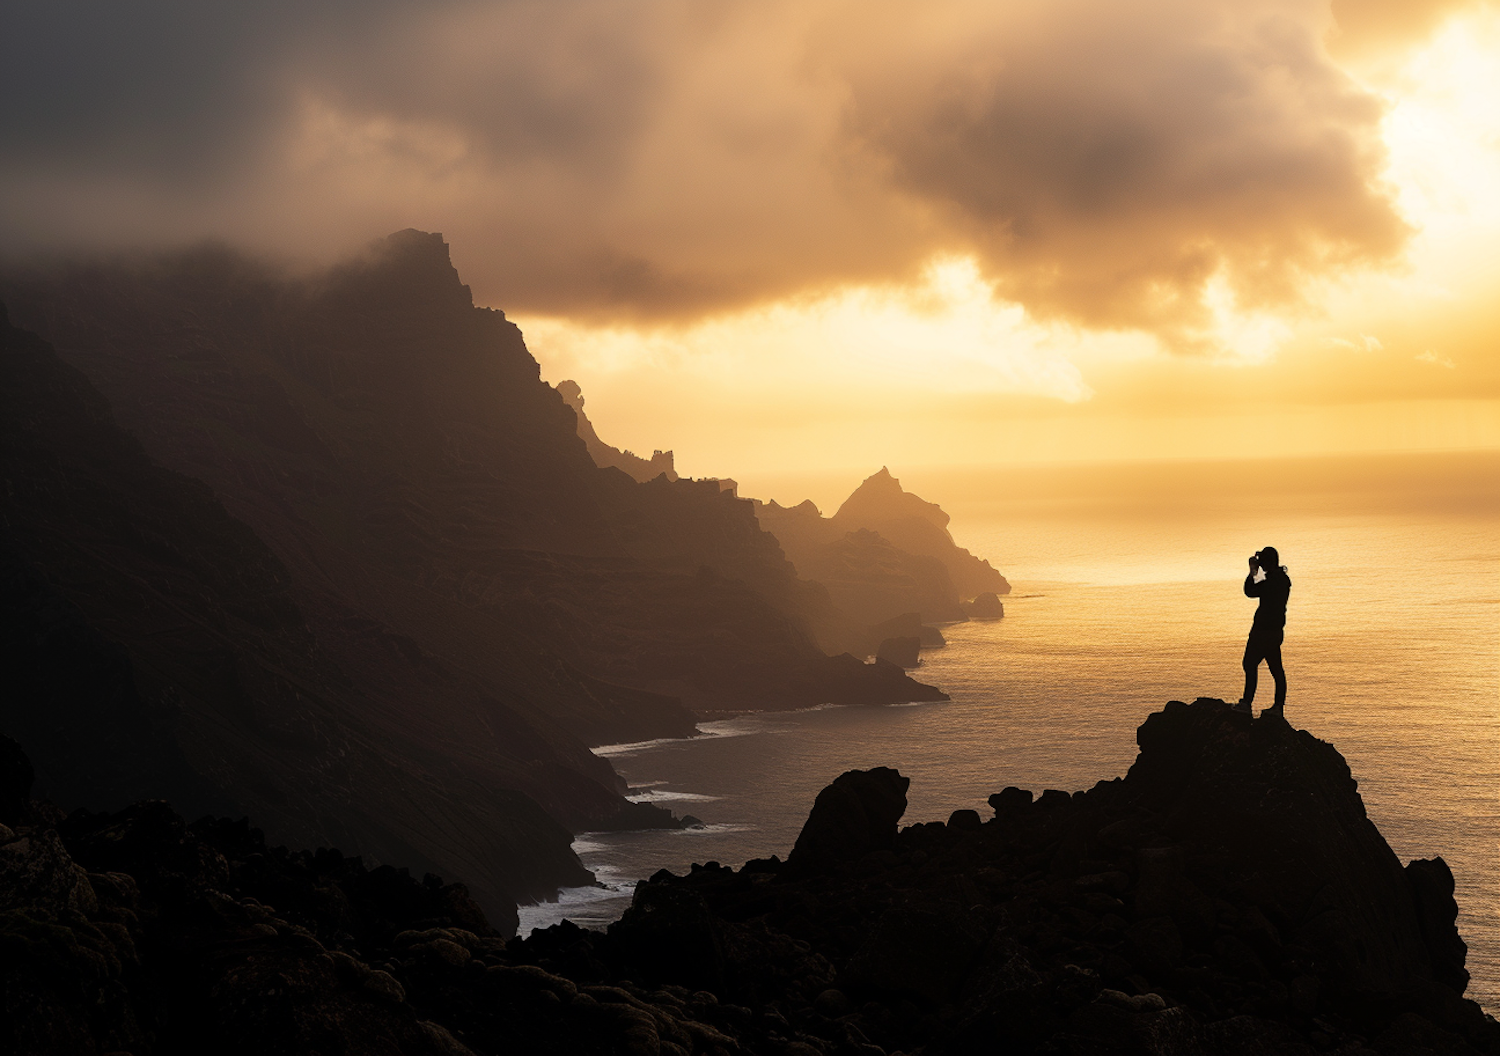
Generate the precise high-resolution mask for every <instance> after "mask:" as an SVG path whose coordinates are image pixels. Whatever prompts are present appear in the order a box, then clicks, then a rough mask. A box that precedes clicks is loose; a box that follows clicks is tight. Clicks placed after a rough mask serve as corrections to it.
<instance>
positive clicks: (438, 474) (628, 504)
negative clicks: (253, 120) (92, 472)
mask: <svg viewBox="0 0 1500 1056" xmlns="http://www.w3.org/2000/svg"><path fill="white" fill-rule="evenodd" d="M3 285H4V287H5V290H6V293H7V296H8V297H9V298H10V300H11V303H12V309H13V311H14V313H15V314H16V316H17V318H18V319H20V318H23V317H24V319H25V320H26V321H27V323H28V325H30V326H31V327H32V328H33V329H35V330H37V331H38V332H40V333H42V334H44V335H45V336H47V337H48V338H49V339H50V340H52V341H53V343H54V344H55V345H56V346H57V348H58V351H59V354H61V355H62V356H63V358H64V359H65V360H67V361H68V362H70V363H72V364H73V365H75V366H77V367H79V368H80V369H82V370H83V371H84V372H85V373H86V374H87V375H88V376H89V378H90V379H91V381H93V383H94V384H95V385H97V386H98V387H99V388H100V390H101V391H102V392H103V393H104V394H105V395H106V397H107V398H108V399H109V401H110V403H111V405H112V406H113V407H114V410H115V413H116V415H117V416H118V417H119V419H120V421H121V423H122V424H123V425H124V426H125V427H126V428H127V429H128V430H129V431H131V432H133V433H134V434H135V435H137V436H138V437H139V438H140V439H141V442H142V443H143V444H144V446H145V448H146V450H147V451H148V452H149V453H150V454H151V456H152V457H153V458H155V459H156V460H158V461H159V462H160V463H162V464H163V465H165V466H167V467H169V468H171V469H174V470H177V471H178V472H181V473H183V474H186V475H188V476H191V477H195V478H197V479H200V480H202V481H205V482H206V483H208V484H209V485H210V486H211V487H212V488H213V489H214V491H215V493H216V494H217V495H218V496H219V497H220V499H221V501H222V502H223V503H224V505H225V506H226V507H227V508H228V510H229V511H230V512H231V513H232V514H233V515H234V516H236V517H237V518H239V519H240V520H242V521H244V522H245V523H246V524H248V525H249V526H250V527H251V528H252V529H253V530H254V531H255V533H256V534H257V535H258V536H259V537H260V538H261V539H263V540H264V541H265V542H266V544H267V545H268V546H269V548H270V549H271V550H272V552H273V553H274V554H275V555H276V556H277V557H278V558H279V559H280V561H281V562H282V564H283V565H284V566H285V567H286V568H287V570H288V573H289V577H290V578H289V588H288V589H289V591H290V593H291V595H292V597H293V598H294V599H295V601H296V603H297V605H298V606H299V607H300V609H301V611H302V612H303V614H304V616H305V618H306V619H307V620H308V621H309V624H310V626H312V627H313V629H314V631H315V632H317V633H319V634H320V637H321V638H325V639H326V640H325V643H324V644H325V648H328V649H329V650H335V649H336V648H338V647H339V646H340V644H341V643H342V642H344V639H347V638H351V635H350V634H348V633H344V632H343V631H338V633H335V631H336V630H338V629H339V628H343V627H345V626H346V624H347V621H348V620H350V619H355V620H360V619H364V620H370V621H373V622H374V623H376V624H379V625H380V626H382V627H385V628H389V629H390V630H391V631H392V632H393V633H395V634H397V635H400V636H402V637H404V638H407V639H410V640H411V641H412V642H413V643H415V645H416V647H417V648H419V649H420V650H422V651H423V652H425V653H427V654H430V655H431V656H432V657H434V658H435V659H436V660H437V661H439V662H440V663H442V664H444V665H445V666H447V667H449V668H451V669H453V670H455V671H460V672H462V673H463V674H464V676H465V677H468V678H471V679H474V680H476V682H477V683H478V684H479V686H481V687H482V688H483V689H484V690H485V691H487V692H490V693H493V694H499V695H502V696H503V697H505V699H507V701H508V702H509V703H510V704H511V706H513V707H514V708H515V709H517V711H518V712H520V713H521V714H523V715H524V716H525V718H526V721H527V722H528V723H530V724H531V725H532V726H534V727H535V729H536V730H537V731H538V732H539V734H540V735H541V736H543V737H544V738H547V739H549V740H550V741H551V742H552V743H553V744H554V745H556V746H558V748H559V750H562V746H564V745H573V744H576V742H577V741H578V740H582V741H584V742H586V743H591V744H601V743H609V742H614V741H620V740H629V739H644V738H649V737H656V736H671V735H681V734H683V733H686V732H688V731H690V730H691V728H692V717H691V715H690V713H689V711H688V708H687V707H685V706H684V702H686V704H688V705H691V706H693V707H696V708H700V709H718V708H725V707H745V706H750V705H755V706H763V707H778V706H800V705H804V704H810V703H818V702H819V701H817V700H810V699H808V698H807V696H806V693H805V692H804V691H803V690H802V688H800V687H803V686H804V685H805V679H803V677H802V674H803V672H804V671H805V670H806V669H808V668H809V667H813V668H816V669H818V670H819V671H821V672H825V673H826V672H828V671H830V670H834V669H833V668H830V666H829V662H828V658H827V657H826V656H825V655H824V654H823V653H822V652H821V651H820V650H819V649H818V648H817V646H816V645H815V644H814V642H813V639H812V637H811V635H810V633H809V629H808V624H809V620H810V619H811V618H812V616H811V615H810V613H815V611H816V608H817V606H818V605H819V604H820V598H819V596H818V595H817V593H816V591H809V589H808V588H807V586H806V584H802V585H800V586H799V585H798V584H797V583H796V577H795V573H794V572H793V570H792V569H791V567H790V566H789V565H787V563H786V562H785V560H784V559H783V558H782V557H781V555H780V554H779V552H778V551H777V549H776V546H775V543H774V540H772V539H771V538H770V537H769V536H766V535H765V534H764V533H763V532H761V531H760V529H759V527H758V525H757V524H756V522H755V519H754V517H753V515H752V514H751V513H750V512H749V506H748V504H747V503H742V502H739V501H738V500H736V499H735V498H734V496H733V495H732V494H728V495H724V496H720V495H719V494H718V492H717V490H715V489H713V488H707V489H705V488H704V487H701V486H697V485H694V484H693V483H692V482H689V481H671V480H654V481H652V482H650V483H648V484H644V485H641V484H636V483H635V482H634V481H632V480H631V479H630V478H629V477H628V476H626V475H625V474H623V473H621V472H619V471H617V470H613V469H599V468H597V467H596V466H595V465H594V463H593V461H592V460H591V459H590V457H589V454H588V451H587V449H586V446H585V444H584V441H583V440H582V439H580V437H579V435H578V425H579V422H578V418H577V416H576V415H575V413H574V412H573V410H572V409H571V408H569V407H568V406H567V404H566V403H565V402H564V400H563V398H562V397H561V396H560V395H559V394H558V392H557V391H556V390H554V389H553V388H551V387H550V386H548V385H547V384H545V383H544V382H543V381H542V380H541V379H540V372H539V368H538V366H537V363H536V361H535V360H534V359H532V357H531V355H530V353H529V352H528V351H527V350H526V346H525V343H524V342H523V341H522V338H521V334H520V331H519V330H517V329H516V327H515V326H514V325H513V324H511V323H510V322H508V321H507V320H506V319H505V316H504V314H503V313H501V312H498V311H491V310H488V309H481V308H476V307H474V306H473V303H472V299H471V297H470V295H469V291H468V288H467V287H466V286H464V285H463V284H462V283H461V281H460V279H459V276H458V274H457V272H456V271H455V270H454V268H453V266H452V264H451V262H450V261H449V256H448V247H447V245H446V243H444V242H443V240H442V237H441V236H440V235H434V234H427V233H423V232H418V231H404V232H400V233H398V234H396V235H393V236H391V237H390V238H388V239H385V240H382V241H381V242H380V243H377V244H376V245H375V246H373V247H372V248H371V250H370V251H369V253H368V254H367V255H366V256H365V257H363V258H361V259H359V260H356V261H353V262H350V263H348V264H345V265H343V266H340V267H338V268H335V269H333V270H332V271H331V272H329V273H327V274H324V275H321V276H317V277H314V278H311V279H306V278H303V279H294V278H291V277H287V276H283V275H280V274H278V273H276V272H275V271H273V270H271V269H269V268H267V267H265V266H262V265H258V264H256V263H254V262H252V261H248V260H246V259H245V258H243V257H241V256H239V255H237V254H235V253H232V252H230V251H228V250H224V249H204V250H199V251H196V252H193V253H187V254H178V255H170V256H162V257H154V258H150V259H143V260H135V261H129V262H119V261H116V262H105V263H95V264H89V265H71V266H66V267H60V268H57V269H54V270H52V271H50V272H45V273H40V272H33V273H30V274H27V275H20V276H11V277H9V278H8V279H6V280H5V282H4V284H3ZM345 644H346V645H347V652H345V653H340V654H338V655H337V656H336V658H337V659H339V660H340V662H341V663H342V664H343V666H344V667H345V669H346V670H348V671H349V672H350V677H353V678H358V677H359V672H360V670H362V669H363V666H362V665H363V660H364V659H365V657H364V654H363V653H362V652H361V650H362V649H364V646H363V645H362V644H361V642H360V640H359V638H358V635H357V634H354V635H353V636H352V640H350V641H348V642H347V643H345ZM837 670H838V671H839V672H840V674H839V678H840V679H841V680H842V688H843V690H844V695H845V697H847V698H849V699H872V700H875V699H881V700H895V699H918V698H920V697H922V696H923V695H924V694H929V693H930V691H929V690H928V689H927V688H926V687H921V686H918V685H917V683H914V682H911V681H910V680H906V679H903V680H900V681H896V682H892V681H891V680H890V679H889V678H888V677H886V676H884V675H882V674H880V673H877V672H875V671H873V669H872V670H870V671H868V672H858V671H853V670H845V669H843V668H838V669H837ZM376 675H377V677H378V668H377V669H376ZM652 689H660V690H664V691H665V692H666V694H667V695H665V696H663V695H660V694H657V693H652V692H649V690H652Z"/></svg>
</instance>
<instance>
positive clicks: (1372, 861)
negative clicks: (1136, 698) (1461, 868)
mask: <svg viewBox="0 0 1500 1056" xmlns="http://www.w3.org/2000/svg"><path fill="white" fill-rule="evenodd" d="M1139 741H1140V746H1141V752H1140V756H1139V758H1138V760H1137V762H1136V765H1135V766H1134V767H1132V769H1131V771H1130V773H1129V774H1127V776H1126V777H1125V778H1123V779H1116V780H1113V781H1107V782H1101V783H1099V784H1098V785H1096V786H1095V787H1094V788H1092V789H1090V790H1088V791H1084V792H1077V793H1071V794H1070V793H1067V792H1062V791H1057V790H1048V791H1045V792H1043V793H1042V795H1040V796H1034V795H1033V794H1032V793H1030V792H1028V791H1025V790H1022V789H1017V788H1007V789H1005V790H1003V791H1001V792H998V793H996V794H995V795H994V796H992V797H991V804H992V806H993V808H994V809H993V816H992V817H990V818H989V819H988V820H985V819H983V818H981V816H980V814H979V813H978V812H977V811H975V810H968V809H965V810H957V811H955V812H954V813H953V814H952V816H951V817H950V818H949V819H948V820H947V822H946V823H944V822H939V821H932V822H926V823H919V824H914V825H909V826H907V827H906V828H899V827H898V826H899V820H900V818H901V816H902V813H903V811H904V810H905V806H906V791H907V788H908V781H907V779H906V778H905V777H903V776H902V775H900V774H899V773H898V772H896V771H895V770H891V769H886V768H876V769H873V770H868V771H851V772H849V773H846V774H844V775H841V776H840V777H839V778H837V779H836V780H835V781H834V782H833V783H832V784H831V785H830V786H829V787H828V788H826V789H825V790H824V791H823V792H822V793H820V794H819V796H818V798H817V800H816V802H815V803H814V805H813V808H812V811H811V813H810V814H809V817H808V821H807V823H806V825H805V826H804V827H803V830H802V833H801V834H800V835H799V837H798V839H797V841H796V845H795V847H794V848H793V850H792V853H791V856H790V858H789V860H788V861H786V862H783V861H781V860H780V859H778V858H776V857H772V858H766V859H757V860H753V861H750V862H746V863H745V864H744V866H743V867H741V868H739V869H733V868H729V867H726V866H722V865H719V864H717V863H712V862H710V863H707V864H705V865H694V866H693V867H692V869H691V870H690V871H689V872H688V873H687V874H686V875H683V876H676V875H673V874H671V873H668V872H665V871H663V872H660V873H658V874H657V875H656V876H654V877H652V878H651V880H650V881H649V882H645V883H642V884H641V885H639V886H638V887H637V889H636V894H635V898H634V901H633V904H632V906H631V907H630V909H629V910H627V912H626V913H625V915H624V917H623V918H622V919H621V920H620V921H618V922H617V923H615V924H613V925H611V927H610V928H609V930H608V931H607V932H589V931H584V930H582V929H580V928H578V927H576V926H574V925H572V924H566V923H565V924H561V925H558V926H555V927H553V928H549V929H547V930H545V931H539V932H536V933H534V934H533V935H531V936H530V937H528V938H525V939H512V940H510V941H508V942H506V941H502V940H500V939H499V938H498V937H496V936H494V935H493V934H492V933H491V932H490V931H489V929H488V928H487V926H486V925H485V923H484V921H483V920H482V919H481V918H480V917H479V915H478V913H477V909H476V908H475V907H474V906H473V904H472V902H470V901H469V900H468V899H467V897H466V896H465V893H464V892H463V890H462V889H461V888H458V887H455V886H453V885H445V884H444V883H443V882H442V881H441V880H439V879H438V878H436V877H427V878H425V879H424V880H423V881H422V882H420V883H418V882H416V881H415V880H413V879H411V878H410V877H407V876H405V875H404V874H403V873H401V872H398V871H396V870H392V869H390V868H389V867H383V868H381V869H376V870H367V869H366V868H365V867H364V866H363V865H361V864H360V863H359V862H357V861H355V860H351V859H347V858H344V857H343V856H341V855H339V854H337V853H336V852H330V851H320V852H318V853H316V854H309V853H305V852H304V853H301V854H289V853H288V852H286V851H284V850H280V849H275V848H268V847H266V845H265V843H264V841H263V840H262V839H261V838H260V836H259V834H258V833H257V832H255V831H254V830H252V829H250V828H249V827H248V825H246V824H245V823H243V822H239V823H232V822H226V821H211V820H205V821H203V822H199V823H196V824H194V825H191V826H188V825H185V824H184V823H183V822H182V821H181V819H179V818H177V817H176V816H175V815H173V814H172V813H171V812H170V811H169V810H167V809H166V808H165V807H164V806H163V805H161V804H150V803H147V804H140V805H138V806H136V807H134V808H132V809H130V810H127V811H124V812H121V813H118V814H114V815H90V814H84V813H79V814H75V815H74V816H72V817H69V818H66V819H64V818H61V817H59V816H57V815H56V814H55V813H50V812H48V811H47V809H46V808H45V807H38V806H30V807H28V808H26V810H24V811H23V815H24V816H23V817H21V818H19V819H16V827H15V828H13V829H12V828H7V829H5V830H0V871H3V879H4V881H5V882H4V883H0V893H3V894H0V898H4V899H5V902H4V905H3V907H0V944H3V945H4V948H5V950H6V952H7V953H10V952H12V951H22V952H23V954H24V956H22V957H19V958H18V957H15V956H7V957H3V958H0V976H3V980H0V982H3V985H0V1000H4V1001H5V1007H4V1009H3V1014H0V1039H3V1043H8V1044H7V1051H17V1052H33V1051H34V1052H61V1051H68V1052H88V1051H109V1050H112V1049H113V1050H120V1049H127V1050H128V1051H131V1052H135V1053H137V1054H139V1056H148V1054H151V1053H157V1052H163V1053H165V1052H181V1051H215V1052H228V1053H240V1052H245V1053H249V1052H273V1053H275V1052H300V1051H313V1050H315V1049H318V1050H319V1051H323V1050H321V1049H320V1048H319V1047H320V1046H321V1045H327V1046H328V1047H330V1048H332V1047H336V1046H335V1045H334V1042H333V1039H334V1038H337V1039H338V1042H337V1046H342V1048H340V1050H339V1051H371V1052H375V1051H379V1052H403V1053H406V1052H411V1053H417V1052H422V1053H426V1052H446V1053H458V1052H473V1053H477V1054H481V1056H487V1054H490V1053H497V1054H498V1053H502V1052H503V1053H545V1054H558V1056H561V1054H564V1053H568V1054H571V1053H599V1054H605V1053H656V1054H658V1056H660V1054H663V1053H668V1054H678V1053H689V1054H705V1056H708V1054H715V1056H717V1054H723V1053H734V1052H741V1053H757V1054H759V1053H765V1054H778V1056H780V1054H788V1053H791V1054H797V1056H809V1054H813V1053H829V1054H859V1056H876V1054H877V1053H887V1052H892V1053H894V1052H897V1051H900V1052H906V1053H918V1052H920V1053H923V1054H928V1053H931V1054H964V1056H966V1054H970V1053H975V1052H1015V1053H1022V1054H1029V1053H1036V1054H1041V1053H1050V1054H1076V1056H1085V1054H1089V1056H1094V1054H1104V1053H1109V1054H1117V1053H1118V1054H1161V1056H1167V1054H1186V1053H1191V1054H1198V1053H1215V1054H1218V1053H1231V1054H1232V1053H1241V1054H1245V1056H1252V1054H1254V1056H1259V1054H1265V1053H1283V1054H1287V1056H1313V1054H1315V1053H1327V1052H1332V1053H1339V1054H1343V1056H1370V1054H1372V1053H1373V1054H1378V1056H1402V1054H1408V1053H1410V1054H1429V1053H1435V1054H1447V1056H1475V1054H1491V1056H1493V1054H1496V1053H1500V1025H1497V1024H1496V1022H1495V1021H1494V1020H1493V1019H1492V1018H1490V1017H1488V1016H1486V1015H1485V1014H1484V1013H1483V1012H1482V1011H1481V1010H1480V1009H1479V1007H1478V1006H1477V1005H1475V1004H1474V1003H1473V1002H1471V1001H1467V1000H1465V999H1464V998H1463V996H1462V991H1463V986H1464V983H1465V979H1466V977H1465V976H1464V975H1463V974H1462V972H1463V963H1462V962H1463V953H1462V949H1463V947H1462V941H1461V939H1459V937H1458V934H1457V932H1456V930H1455V929H1454V923H1453V920H1454V918H1453V912H1452V909H1453V907H1452V894H1451V891H1452V888H1451V877H1450V876H1449V874H1448V872H1447V868H1446V866H1445V865H1443V864H1442V862H1441V859H1433V860H1431V861H1418V862H1413V863H1411V864H1410V865H1408V866H1407V867H1406V868H1405V869H1404V870H1403V869H1402V868H1401V866H1400V864H1399V863H1398V862H1397V861H1396V859H1395V856H1394V855H1393V854H1392V853H1391V852H1390V849H1389V848H1388V847H1387V846H1386V845H1385V843H1384V840H1382V839H1381V837H1380V834H1379V833H1378V832H1377V831H1376V830H1375V828H1374V826H1373V825H1371V824H1370V822H1369V820H1368V819H1367V818H1366V817H1365V816H1364V811H1363V807H1362V805H1361V804H1360V800H1359V795H1358V792H1357V790H1356V788H1355V785H1354V781H1353V779H1352V777H1350V775H1349V771H1348V767H1347V766H1346V765H1345V764H1344V762H1343V760H1342V758H1340V757H1339V755H1338V753H1337V752H1336V751H1335V750H1334V749H1333V748H1332V747H1331V746H1329V745H1327V744H1325V743H1323V742H1321V741H1318V740H1317V739H1316V738H1314V737H1312V736H1311V735H1310V734H1307V733H1305V732H1302V731H1296V730H1293V729H1292V728H1291V727H1290V726H1288V725H1287V724H1286V723H1285V722H1284V721H1283V720H1281V719H1278V718H1273V717H1269V716H1262V717H1261V718H1259V719H1255V720H1251V719H1250V718H1249V717H1248V716H1243V715H1239V714H1236V713H1234V712H1232V711H1231V709H1230V708H1229V706H1228V705H1227V704H1225V703H1224V702H1223V701H1218V700H1209V699H1200V700H1199V701H1197V702H1196V703H1194V704H1192V705H1188V704H1182V703H1173V704H1171V705H1168V707H1167V709H1166V710H1165V711H1163V712H1161V713H1158V714H1157V715H1154V716H1152V717H1151V719H1149V720H1148V721H1147V723H1146V724H1145V725H1144V726H1143V727H1142V729H1141V732H1140V736H1139ZM5 749H6V746H5V745H3V743H0V759H4V760H10V759H13V758H14V753H8V752H7V751H6V750H5ZM0 778H3V780H0V787H16V786H18V785H19V784H21V782H20V781H19V780H17V779H15V778H13V777H10V776H9V775H0Z"/></svg>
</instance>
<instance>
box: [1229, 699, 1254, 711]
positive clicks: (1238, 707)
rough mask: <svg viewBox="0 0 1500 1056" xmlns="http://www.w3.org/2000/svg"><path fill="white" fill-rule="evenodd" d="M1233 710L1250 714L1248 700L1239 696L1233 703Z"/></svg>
mask: <svg viewBox="0 0 1500 1056" xmlns="http://www.w3.org/2000/svg"><path fill="white" fill-rule="evenodd" d="M1233 710H1235V711H1237V712H1239V713H1240V714H1241V715H1249V714H1251V711H1250V702H1249V701H1248V700H1246V699H1245V698H1243V697H1241V698H1240V699H1239V701H1238V702H1236V703H1235V705H1234V709H1233Z"/></svg>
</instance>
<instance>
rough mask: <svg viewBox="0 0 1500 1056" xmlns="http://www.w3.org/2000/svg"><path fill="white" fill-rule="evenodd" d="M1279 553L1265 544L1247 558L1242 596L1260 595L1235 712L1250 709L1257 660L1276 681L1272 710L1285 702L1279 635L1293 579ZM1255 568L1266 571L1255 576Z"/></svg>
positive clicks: (1283, 627)
mask: <svg viewBox="0 0 1500 1056" xmlns="http://www.w3.org/2000/svg"><path fill="white" fill-rule="evenodd" d="M1280 561H1281V556H1280V555H1279V554H1277V553H1276V548H1275V547H1274V546H1268V547H1266V548H1265V549H1264V550H1262V551H1261V552H1260V553H1258V554H1256V555H1255V556H1254V557H1252V558H1251V559H1250V574H1249V575H1248V576H1246V577H1245V597H1247V598H1259V599H1260V605H1259V607H1257V608H1256V610H1255V622H1254V623H1252V624H1251V625H1250V638H1249V640H1248V641H1246V642H1245V660H1244V665H1245V695H1244V696H1242V697H1241V698H1240V702H1239V703H1238V704H1236V705H1235V706H1234V707H1235V710H1236V711H1243V712H1247V713H1248V712H1249V711H1250V705H1251V703H1252V702H1254V700H1255V683H1256V679H1257V675H1258V673H1259V671H1258V669H1259V667H1260V662H1261V661H1262V660H1264V661H1265V662H1266V667H1267V668H1268V669H1269V670H1270V672H1271V677H1272V678H1273V679H1275V681H1276V703H1275V704H1273V705H1272V706H1271V710H1273V711H1275V712H1276V713H1277V714H1280V712H1281V708H1282V706H1283V705H1284V704H1285V703H1286V671H1285V669H1283V668H1282V666H1281V636H1282V634H1283V632H1284V630H1285V628H1286V599H1287V596H1288V595H1289V594H1291V592H1292V581H1291V579H1290V578H1289V577H1288V576H1287V574H1286V567H1285V566H1284V565H1282V564H1280ZM1257 570H1263V571H1264V572H1265V578H1264V579H1262V580H1260V581H1259V582H1257V581H1256V579H1255V573H1256V571H1257Z"/></svg>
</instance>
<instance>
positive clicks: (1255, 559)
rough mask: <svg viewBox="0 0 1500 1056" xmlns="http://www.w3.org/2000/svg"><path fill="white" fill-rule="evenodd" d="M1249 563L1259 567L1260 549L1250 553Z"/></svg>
mask: <svg viewBox="0 0 1500 1056" xmlns="http://www.w3.org/2000/svg"><path fill="white" fill-rule="evenodd" d="M1250 563H1251V564H1252V565H1255V566H1256V567H1257V568H1258V567H1260V565H1261V558H1260V551H1259V550H1257V551H1255V553H1253V554H1251V555H1250Z"/></svg>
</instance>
